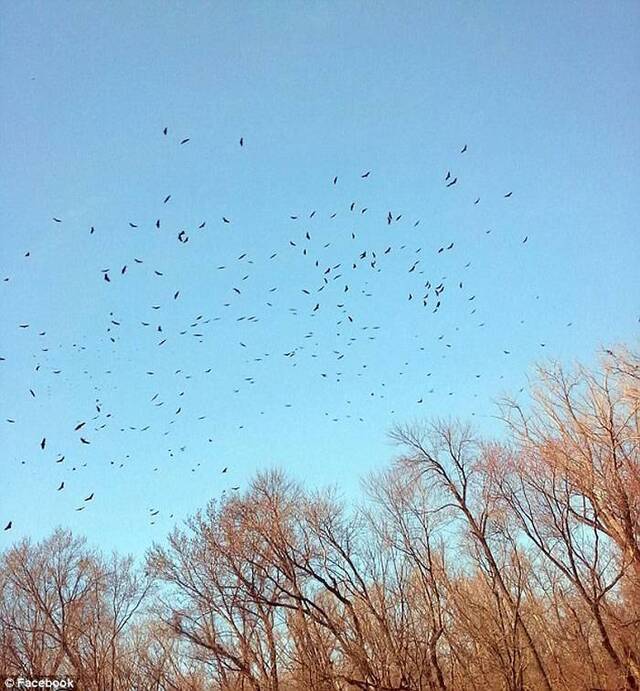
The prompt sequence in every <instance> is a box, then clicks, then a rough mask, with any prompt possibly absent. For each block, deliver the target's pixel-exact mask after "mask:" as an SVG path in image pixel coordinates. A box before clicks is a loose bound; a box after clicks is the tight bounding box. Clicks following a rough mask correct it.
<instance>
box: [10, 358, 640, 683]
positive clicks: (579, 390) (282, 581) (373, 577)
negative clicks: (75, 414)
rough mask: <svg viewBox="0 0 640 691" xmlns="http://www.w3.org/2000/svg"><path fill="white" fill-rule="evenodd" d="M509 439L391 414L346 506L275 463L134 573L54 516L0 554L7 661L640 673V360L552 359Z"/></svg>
mask: <svg viewBox="0 0 640 691" xmlns="http://www.w3.org/2000/svg"><path fill="white" fill-rule="evenodd" d="M531 393H532V396H531V399H529V403H528V405H527V408H526V409H523V408H522V407H521V406H520V405H518V404H517V403H516V402H514V401H506V402H504V404H503V405H502V407H501V411H502V417H503V419H504V421H505V423H506V425H507V429H508V434H507V435H506V439H505V440H504V441H501V442H499V443H498V442H486V441H483V440H481V439H479V438H478V437H477V436H475V435H474V434H473V432H472V430H471V429H470V428H469V427H467V426H465V425H463V424H460V423H455V422H444V421H434V422H431V423H427V424H415V425H408V426H403V427H397V428H395V429H394V430H393V431H392V433H391V436H392V438H393V439H394V440H395V441H396V442H397V443H398V444H399V445H400V448H401V456H400V457H399V458H398V459H397V460H396V461H395V462H394V463H393V465H392V466H390V467H389V468H388V469H386V470H385V471H383V472H381V473H378V474H376V475H374V476H371V477H369V478H368V479H367V480H366V482H365V483H364V486H365V493H364V495H365V496H364V498H363V500H362V501H361V502H360V503H359V504H358V505H357V506H354V505H346V504H345V502H344V501H343V500H341V499H340V497H339V496H338V495H337V494H336V492H334V491H323V492H319V493H314V492H310V491H307V490H305V489H303V488H302V487H301V486H299V485H298V484H296V483H295V482H293V481H292V480H290V479H289V478H287V477H286V476H285V475H284V474H283V473H281V472H278V471H272V472H268V473H265V474H262V475H259V476H258V477H257V478H256V479H255V480H254V482H253V483H252V485H251V487H250V488H249V489H248V490H247V491H246V492H245V493H244V494H242V495H240V494H238V495H237V496H234V497H230V498H227V499H226V500H223V501H222V502H215V501H212V502H211V503H210V504H209V505H208V506H207V507H206V509H205V510H204V511H202V512H199V513H197V514H196V515H195V516H193V517H192V518H191V519H190V520H189V521H188V522H187V523H186V524H185V525H184V526H183V527H181V528H178V529H176V530H174V531H173V533H172V534H171V535H170V536H169V537H168V539H167V541H166V543H165V544H159V545H155V546H154V547H153V548H152V549H151V550H150V551H149V553H148V554H147V558H146V562H145V564H144V565H143V566H141V567H138V566H136V565H135V564H134V562H133V561H132V560H131V559H123V558H121V557H118V556H117V555H114V556H111V557H109V558H107V557H105V556H102V555H100V554H98V553H97V552H95V551H93V550H91V549H89V548H88V547H87V545H86V543H85V541H84V540H82V539H79V538H76V537H74V536H72V535H71V534H70V533H69V532H66V531H62V530H59V531H57V532H55V533H54V534H53V535H52V536H51V537H50V538H49V539H47V540H45V541H43V542H41V543H39V544H33V543H31V542H29V541H24V542H21V543H19V544H16V545H14V546H13V547H11V548H10V549H8V550H7V551H6V552H5V553H4V554H3V555H2V558H1V561H0V672H2V673H4V674H30V675H34V674H63V673H65V674H67V673H68V674H72V675H73V676H75V678H76V679H77V680H78V682H79V685H80V688H81V689H83V690H86V691H94V690H95V691H103V690H107V689H110V690H112V691H116V690H117V691H121V690H122V691H124V690H127V691H129V690H134V689H139V690H145V691H147V690H148V691H165V690H169V689H175V690H176V691H177V690H180V691H188V690H193V691H205V690H209V689H219V690H221V691H222V690H225V691H236V690H239V689H246V690H249V689H253V690H255V691H267V690H268V691H277V690H279V691H289V690H294V689H295V690H298V689H299V690H303V689H309V690H314V691H315V690H317V691H338V690H342V689H352V688H353V689H356V688H359V689H363V690H373V689H380V690H388V691H391V690H394V691H400V690H401V689H402V690H407V691H409V690H411V691H413V690H415V691H426V690H427V689H429V690H436V689H437V690H439V691H445V690H447V691H463V690H467V689H468V690H470V691H471V690H477V691H486V690H487V689H490V690H493V689H496V690H497V689H505V690H507V689H508V690H509V691H524V690H525V689H530V690H538V689H544V690H545V691H550V690H551V689H563V690H571V691H573V690H576V691H577V690H578V689H580V690H583V689H585V690H586V689H611V690H613V689H638V688H640V454H639V444H640V354H638V353H637V352H633V351H630V350H628V349H624V348H621V349H618V350H616V351H615V352H612V351H606V354H605V355H604V358H603V361H602V365H601V366H600V367H599V368H597V369H596V370H591V371H589V370H586V369H584V368H576V369H574V370H572V371H571V372H567V371H565V370H563V369H562V368H561V367H559V366H556V365H553V366H547V367H545V368H542V369H540V371H539V376H538V378H537V379H536V382H535V383H534V385H533V386H532V392H531Z"/></svg>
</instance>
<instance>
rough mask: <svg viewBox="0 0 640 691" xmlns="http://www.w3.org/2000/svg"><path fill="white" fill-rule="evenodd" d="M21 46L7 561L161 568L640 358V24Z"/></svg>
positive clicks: (140, 27) (435, 16)
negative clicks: (189, 532) (161, 543)
mask: <svg viewBox="0 0 640 691" xmlns="http://www.w3.org/2000/svg"><path fill="white" fill-rule="evenodd" d="M0 32H1V33H0V37H1V40H0V50H1V56H0V57H1V69H0V96H1V99H2V103H1V111H2V118H1V120H0V145H1V150H2V155H1V156H0V177H1V179H2V181H3V182H2V186H1V187H0V205H1V208H2V243H1V245H0V279H1V282H0V307H1V310H0V356H1V357H3V358H4V359H3V360H2V361H0V452H1V457H0V463H1V465H0V475H1V477H2V480H3V487H4V492H3V496H2V499H1V500H0V522H1V523H2V526H0V527H4V525H5V524H6V523H7V522H8V521H9V520H11V521H12V522H13V528H12V530H10V531H7V532H0V547H2V546H6V545H7V544H9V543H10V542H11V541H12V540H14V539H18V538H20V537H22V536H33V537H41V536H43V535H44V534H46V533H48V532H49V531H50V530H51V529H52V528H53V527H54V526H56V525H63V526H69V527H71V528H73V529H74V530H76V531H78V532H79V533H83V534H85V535H87V537H89V539H90V540H91V541H92V542H93V543H95V544H99V545H101V546H103V547H105V548H109V549H110V548H112V547H115V548H118V549H119V550H122V551H132V552H136V553H141V552H142V551H143V550H144V549H145V548H146V547H147V546H148V545H149V544H150V543H151V541H152V540H154V539H161V538H162V536H163V535H165V534H166V532H167V531H168V530H169V529H170V528H171V526H172V525H173V523H174V521H175V520H178V519H180V518H182V517H184V516H186V515H188V514H190V513H192V512H193V511H194V510H195V509H197V508H198V507H201V506H203V505H204V504H205V503H206V501H207V500H208V499H210V498H211V497H214V496H218V495H219V494H220V493H221V492H222V491H223V490H225V489H226V491H228V492H229V491H232V490H231V487H234V486H240V487H243V486H244V485H246V483H247V481H248V480H249V479H250V478H251V476H252V475H253V474H254V473H255V472H256V471H258V470H260V469H265V468H268V467H271V466H273V465H278V466H280V467H283V468H285V469H288V470H289V471H290V472H291V474H292V475H293V476H294V477H296V478H298V479H299V480H302V481H304V482H305V483H306V484H307V485H309V486H311V487H315V486H321V485H324V484H328V483H335V484H336V485H338V486H339V487H341V488H343V490H344V493H345V495H347V496H352V495H353V494H354V493H356V492H357V490H358V481H359V478H360V477H361V476H362V475H364V474H366V473H367V472H369V471H370V470H371V469H373V468H376V467H379V466H380V465H382V464H384V463H386V462H388V461H389V460H390V459H391V458H392V457H393V455H394V453H395V451H394V449H393V447H392V446H390V444H389V443H388V441H387V439H386V436H385V435H386V431H387V430H388V428H389V427H390V426H391V425H392V424H393V423H394V421H408V420H412V419H414V418H419V417H429V416H434V415H438V416H449V415H455V416H460V417H462V418H468V419H472V420H474V421H475V422H476V424H477V426H478V428H479V429H480V430H481V431H482V432H483V433H499V427H498V426H497V424H496V421H495V420H494V418H493V417H492V416H493V415H494V414H495V407H494V401H495V400H496V398H497V397H499V396H500V395H501V394H504V393H509V392H510V393H515V394H517V393H518V391H519V389H520V388H521V387H523V386H525V384H526V380H527V375H528V374H531V372H532V368H533V365H534V364H535V362H537V361H540V360H541V359H543V358H545V357H554V358H558V359H560V360H562V361H563V362H566V363H570V362H572V361H574V360H576V359H579V360H584V361H587V362H591V361H593V359H594V357H595V355H596V352H597V349H598V348H599V347H600V346H601V345H603V344H608V343H615V342H621V341H626V342H631V343H634V342H635V343H637V336H638V328H639V321H638V320H639V317H640V301H639V297H640V272H639V271H638V266H640V242H639V240H638V218H639V217H640V194H639V191H640V190H639V185H638V181H639V175H638V173H639V161H640V155H639V154H640V136H639V135H640V131H639V130H640V127H639V122H640V121H639V120H638V113H640V97H639V80H638V74H640V49H639V43H638V36H640V5H638V3H636V2H616V3H602V2H579V3H578V2H575V3H574V2H513V1H509V2H484V3H476V2H473V3H472V2H429V3H425V2H341V3H337V2H336V3H331V2H307V3H296V2H271V3H265V2H237V1H236V0H234V1H233V2H206V3H205V2H153V3H143V2H133V1H129V2H117V1H114V2H109V3H104V2H89V1H83V2H55V3H54V2H28V1H25V2H14V3H4V4H3V6H2V9H1V17H0ZM165 127H167V128H168V129H167V135H166V136H165V135H163V128H165ZM240 137H242V138H243V144H244V145H243V146H242V147H241V146H240V144H239V140H240ZM187 138H188V139H189V141H188V142H187V143H185V144H180V142H181V141H182V140H184V139H187ZM465 145H466V146H467V150H466V151H465V152H464V153H460V152H461V150H462V148H463V147H464V146H465ZM367 171H370V174H369V176H368V177H362V175H364V174H365V173H366V172H367ZM447 171H450V174H451V175H450V178H449V179H448V180H447V181H445V176H446V174H447ZM335 176H337V177H338V180H337V183H336V184H335V185H334V184H333V179H334V177H335ZM454 178H455V179H457V182H456V183H455V184H454V185H452V186H450V187H447V183H448V182H451V181H452V180H453V179H454ZM509 192H512V195H511V196H510V197H505V196H504V195H506V194H508V193H509ZM168 195H171V198H170V199H169V200H168V201H167V202H166V203H164V200H165V198H166V197H167V196H168ZM477 198H480V201H479V202H478V203H477V204H474V202H475V201H476V199H477ZM352 203H353V204H354V207H353V211H351V210H350V208H351V204H352ZM363 209H366V211H364V212H363ZM314 211H315V214H313V216H312V213H313V212H314ZM389 212H391V214H392V223H391V224H388V223H387V216H388V213H389ZM333 214H335V217H333V218H332V215H333ZM223 216H224V217H226V218H227V219H229V221H230V223H225V222H224V221H223V220H222V218H223ZM291 216H297V218H295V219H293V218H291ZM398 217H400V218H398ZM54 218H57V219H59V220H60V222H59V223H58V222H55V221H54V220H53V219H54ZM156 219H160V228H159V229H158V228H156V227H155V222H156ZM418 220H419V221H420V223H419V224H418V225H417V226H416V225H415V223H416V221H418ZM202 222H206V225H205V226H204V228H198V226H199V225H200V224H201V223H202ZM130 223H132V224H134V225H136V226H137V228H132V227H131V226H130V225H129V224H130ZM92 226H93V227H94V229H95V230H94V232H93V233H91V232H90V228H91V227H92ZM181 230H184V231H185V234H186V236H187V237H188V242H185V243H182V242H179V240H178V233H179V232H180V231H181ZM307 233H308V234H309V237H308V238H307V236H306V234H307ZM352 234H353V235H355V237H353V236H352ZM182 237H183V239H184V237H185V236H182ZM525 238H527V241H526V242H523V241H524V240H525ZM292 243H294V244H292ZM451 243H454V246H453V248H452V249H449V250H447V249H445V250H444V251H442V252H440V253H439V252H438V250H439V249H440V248H442V247H448V246H449V245H450V244H451ZM388 247H391V249H390V250H389V252H388V253H386V254H385V250H386V249H387V248H388ZM305 250H306V254H304V251H305ZM364 252H366V253H367V254H366V256H364V257H362V258H361V255H362V254H363V253H364ZM27 253H29V256H25V255H26V254H27ZM373 253H375V258H374V256H373ZM274 254H275V255H276V256H275V257H273V256H272V255H274ZM242 255H245V256H244V257H243V258H242V259H240V257H241V256H242ZM136 258H137V259H138V260H141V261H142V263H138V262H136V261H135V259H136ZM316 261H317V262H318V265H317V266H316ZM372 262H373V266H372ZM416 262H418V263H417V264H416ZM469 263H470V264H469ZM354 264H355V265H356V268H355V269H354V268H353V265H354ZM125 265H126V267H127V268H126V271H125V273H124V274H123V273H122V269H123V267H124V266H125ZM338 265H339V266H338ZM220 266H224V267H225V268H223V269H219V268H218V267H220ZM412 267H415V268H414V269H413V271H410V270H411V268H412ZM107 269H108V276H109V277H110V281H109V282H107V281H106V280H104V278H103V276H104V274H103V270H107ZM156 271H157V272H159V273H160V274H162V275H158V274H157V273H155V272H156ZM5 279H8V280H5ZM427 283H430V285H431V288H427V287H425V284H427ZM441 283H442V284H444V287H445V289H444V292H443V293H442V294H441V295H439V296H436V295H435V288H436V286H438V285H439V284H441ZM460 283H462V287H460ZM234 288H235V289H237V290H238V291H239V292H236V290H234ZM274 289H275V290H274ZM304 290H307V291H308V294H307V293H305V292H303V291H304ZM177 291H179V294H178V296H177V298H176V299H174V295H175V294H176V292H177ZM426 293H429V297H428V299H427V306H426V307H425V306H424V305H423V300H422V299H423V297H424V295H425V294H426ZM410 294H411V295H412V299H409V295H410ZM474 296H475V297H474ZM438 300H440V303H441V304H440V307H439V308H438V310H437V311H436V312H435V313H434V311H433V310H434V309H435V307H436V303H437V301H438ZM316 305H319V306H318V308H317V309H314V308H315V307H316ZM154 307H157V308H158V309H154ZM349 317H350V318H351V319H352V320H353V321H351V320H350V319H349ZM114 322H116V323H114ZM143 322H144V323H145V324H148V326H145V325H144V324H143ZM20 325H28V327H25V328H21V326H20ZM159 328H161V329H162V331H159ZM40 334H44V335H40ZM165 339H166V340H165ZM162 341H165V342H164V343H162ZM160 343H162V345H160ZM541 344H545V345H544V346H542V345H541ZM504 351H508V353H505V352H504ZM208 370H210V371H208ZM148 372H152V374H147V373H148ZM476 375H480V376H479V377H478V376H476ZM30 390H31V391H33V393H31V391H30ZM420 401H422V402H420ZM96 406H97V407H96ZM98 408H99V410H98ZM178 410H179V411H180V412H178ZM8 420H13V421H14V422H8ZM81 422H85V423H86V424H85V425H84V426H83V427H82V428H80V429H79V430H78V431H74V428H75V427H76V425H78V424H79V423H81ZM80 437H83V438H84V439H85V440H86V441H88V442H89V444H83V443H82V442H81V441H80ZM43 438H46V444H45V448H44V450H42V449H41V448H40V444H41V440H42V439H43ZM61 456H64V460H62V461H61V462H59V463H57V462H56V461H57V460H59V459H60V458H61ZM225 467H227V468H228V471H227V472H226V473H222V470H223V468H225ZM62 482H64V488H63V489H62V490H60V491H57V488H58V487H59V486H60V483H62ZM91 493H93V494H94V498H93V499H92V500H91V501H88V502H85V501H84V500H85V498H86V497H88V496H89V495H90V494H91ZM80 507H84V509H83V510H82V511H79V512H78V511H76V509H78V508H80ZM155 511H159V513H157V514H156V515H155V516H153V517H152V516H151V513H152V512H155ZM172 514H173V518H171V517H170V516H171V515H172Z"/></svg>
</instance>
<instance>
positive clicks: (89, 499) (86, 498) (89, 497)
mask: <svg viewBox="0 0 640 691" xmlns="http://www.w3.org/2000/svg"><path fill="white" fill-rule="evenodd" d="M93 494H94V493H93V492H91V494H90V495H89V496H88V497H85V499H84V500H85V501H91V500H92V499H93Z"/></svg>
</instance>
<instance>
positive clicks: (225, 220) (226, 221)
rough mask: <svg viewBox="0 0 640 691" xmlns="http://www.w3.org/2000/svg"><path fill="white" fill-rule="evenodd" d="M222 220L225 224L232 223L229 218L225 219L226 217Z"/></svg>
mask: <svg viewBox="0 0 640 691" xmlns="http://www.w3.org/2000/svg"><path fill="white" fill-rule="evenodd" d="M222 220H223V221H224V222H225V223H231V221H230V220H229V219H228V218H225V217H224V216H223V217H222Z"/></svg>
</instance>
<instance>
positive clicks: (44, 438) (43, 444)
mask: <svg viewBox="0 0 640 691" xmlns="http://www.w3.org/2000/svg"><path fill="white" fill-rule="evenodd" d="M46 445H47V438H46V437H42V441H41V442H40V448H41V449H42V450H43V451H44V447H45V446H46Z"/></svg>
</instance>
